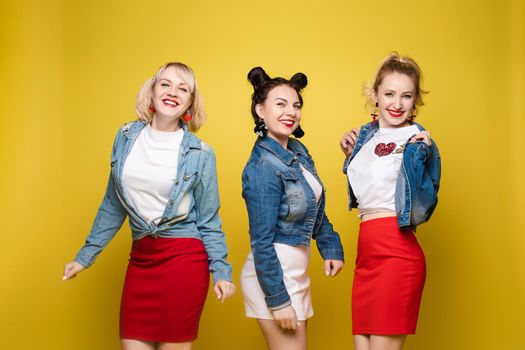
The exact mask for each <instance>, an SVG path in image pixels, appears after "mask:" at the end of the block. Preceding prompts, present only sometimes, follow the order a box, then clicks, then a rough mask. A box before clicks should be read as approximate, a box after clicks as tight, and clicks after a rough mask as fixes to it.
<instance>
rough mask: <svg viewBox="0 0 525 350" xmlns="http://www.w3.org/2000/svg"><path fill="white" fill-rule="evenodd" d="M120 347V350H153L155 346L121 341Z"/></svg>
mask: <svg viewBox="0 0 525 350" xmlns="http://www.w3.org/2000/svg"><path fill="white" fill-rule="evenodd" d="M120 345H121V347H122V350H155V349H156V348H157V344H156V343H154V342H145V341H141V340H135V339H121V340H120Z"/></svg>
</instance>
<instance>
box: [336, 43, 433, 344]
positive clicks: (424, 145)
mask: <svg viewBox="0 0 525 350" xmlns="http://www.w3.org/2000/svg"><path fill="white" fill-rule="evenodd" d="M420 80H421V71H420V68H419V66H418V65H417V63H416V62H415V61H414V60H413V59H411V58H409V57H402V56H400V55H399V54H397V53H392V54H390V55H389V56H388V57H387V58H386V59H385V61H384V62H383V63H382V65H381V66H380V68H379V70H378V72H377V74H376V77H375V79H374V81H373V84H371V86H370V88H369V89H368V91H367V96H368V103H369V104H370V107H371V110H372V118H373V119H372V121H371V122H370V123H368V124H366V125H363V126H362V127H361V129H360V130H359V131H358V130H357V129H353V130H351V131H349V132H347V133H345V134H344V135H343V137H342V139H341V149H342V151H343V153H344V154H345V155H346V160H345V163H344V169H343V170H344V172H345V174H347V176H348V193H349V200H350V209H351V208H358V209H359V217H360V218H361V225H360V230H359V240H358V246H357V259H356V268H355V273H354V283H353V289H352V327H353V334H354V345H355V349H357V350H399V349H401V348H402V347H403V344H404V341H405V339H406V335H407V334H414V333H415V331H416V324H417V318H418V313H419V305H420V302H421V295H422V293H423V286H424V283H425V271H426V270H425V256H424V255H423V251H422V250H421V247H420V246H419V244H418V242H417V239H416V236H415V235H414V232H415V228H416V226H417V225H419V224H422V223H424V222H426V221H428V219H429V218H430V216H431V215H432V213H433V211H434V209H435V207H436V204H437V192H438V189H439V180H440V174H441V161H440V157H439V152H438V149H437V146H436V143H435V142H434V141H433V140H431V138H430V134H429V132H428V131H425V129H424V128H423V127H422V126H421V125H420V124H417V123H415V122H414V118H415V117H416V115H417V107H418V106H421V105H423V101H422V93H423V90H422V89H421V86H420Z"/></svg>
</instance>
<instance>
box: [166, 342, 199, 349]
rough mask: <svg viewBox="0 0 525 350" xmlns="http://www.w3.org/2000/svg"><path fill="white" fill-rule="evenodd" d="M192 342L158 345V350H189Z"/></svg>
mask: <svg viewBox="0 0 525 350" xmlns="http://www.w3.org/2000/svg"><path fill="white" fill-rule="evenodd" d="M192 345H193V342H191V341H189V342H186V343H160V344H159V348H158V350H191V346H192Z"/></svg>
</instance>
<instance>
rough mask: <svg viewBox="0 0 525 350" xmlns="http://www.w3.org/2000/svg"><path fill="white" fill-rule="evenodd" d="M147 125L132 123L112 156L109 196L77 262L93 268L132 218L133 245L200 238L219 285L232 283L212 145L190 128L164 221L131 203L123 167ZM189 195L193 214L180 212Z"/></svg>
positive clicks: (123, 131)
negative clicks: (149, 217) (157, 239)
mask: <svg viewBox="0 0 525 350" xmlns="http://www.w3.org/2000/svg"><path fill="white" fill-rule="evenodd" d="M145 126H146V123H144V122H142V121H136V122H130V123H127V124H125V125H124V126H123V127H122V128H121V129H120V130H119V131H118V133H117V136H116V138H115V142H114V144H113V150H112V152H111V172H110V175H109V181H108V185H107V188H106V194H105V195H104V199H103V200H102V204H101V205H100V207H99V209H98V213H97V215H96V217H95V221H94V223H93V226H92V228H91V232H90V233H89V235H88V237H87V239H86V243H85V244H84V246H83V247H82V249H81V250H80V251H79V252H78V254H77V256H76V258H75V261H77V262H78V263H80V264H81V265H82V266H84V267H89V266H90V265H91V264H93V262H94V261H95V259H96V257H97V255H98V254H99V253H100V252H101V251H102V249H104V247H105V246H106V245H107V244H108V243H109V241H110V240H111V239H112V238H113V237H114V236H115V234H116V233H117V231H118V230H119V229H120V227H121V226H122V224H123V222H124V219H125V218H126V216H128V217H129V225H130V227H131V232H132V238H133V240H138V239H141V238H143V237H145V236H147V235H151V236H153V237H179V238H180V237H184V238H196V239H200V240H201V241H202V242H203V244H204V247H205V249H206V252H207V254H208V259H209V264H210V271H211V272H212V274H213V279H214V281H218V280H228V281H231V266H230V264H229V263H228V262H227V261H226V256H227V248H226V243H225V239H224V233H223V231H222V228H221V219H220V217H219V207H220V203H219V192H218V187H217V174H216V167H215V154H214V152H213V150H212V149H211V148H210V147H209V146H208V145H206V144H205V143H204V142H202V141H201V140H200V139H198V138H197V137H196V136H195V135H193V134H192V133H190V132H188V130H187V127H186V126H185V125H183V128H184V136H183V139H182V143H181V150H180V159H179V164H178V168H177V178H176V179H175V180H174V183H173V188H172V190H171V194H170V197H169V201H168V204H167V205H166V208H165V210H164V213H163V215H162V218H161V220H160V222H159V223H158V224H156V223H154V222H146V221H145V220H144V219H143V218H142V217H141V216H140V215H139V213H138V212H137V210H136V208H134V207H133V205H131V202H130V201H129V199H128V198H126V195H125V193H124V189H123V187H122V170H123V168H124V162H125V161H126V157H127V156H128V155H129V153H130V151H131V148H132V146H133V144H134V142H135V140H136V139H137V137H138V135H139V134H140V132H141V130H142V129H143V128H144V127H145ZM188 196H189V198H186V200H187V199H189V202H190V205H189V209H184V210H183V211H184V212H181V210H180V209H179V204H180V203H181V201H182V199H183V197H188ZM183 207H184V208H186V206H183Z"/></svg>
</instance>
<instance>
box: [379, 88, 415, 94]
mask: <svg viewBox="0 0 525 350" xmlns="http://www.w3.org/2000/svg"><path fill="white" fill-rule="evenodd" d="M385 92H397V91H396V90H392V89H386V90H385ZM413 93H414V91H412V90H407V91H403V92H402V93H401V94H413Z"/></svg>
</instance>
